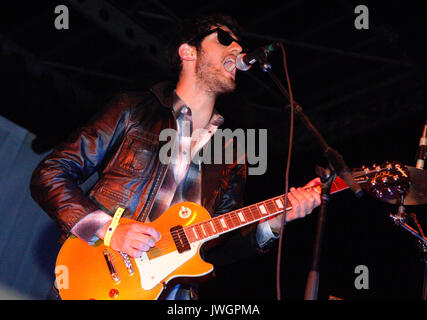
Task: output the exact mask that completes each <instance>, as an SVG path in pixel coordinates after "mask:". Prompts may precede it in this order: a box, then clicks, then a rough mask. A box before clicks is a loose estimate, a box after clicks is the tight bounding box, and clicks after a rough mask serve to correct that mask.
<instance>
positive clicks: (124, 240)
mask: <svg viewBox="0 0 427 320" xmlns="http://www.w3.org/2000/svg"><path fill="white" fill-rule="evenodd" d="M109 225H110V223H107V224H106V225H104V227H102V228H101V229H100V230H98V232H97V233H96V235H97V236H98V237H99V238H100V239H104V237H105V233H106V232H107V229H108V227H109ZM159 240H160V233H159V232H158V231H157V230H156V229H154V228H153V227H151V226H150V225H148V224H146V223H142V222H139V221H132V222H128V223H124V224H119V225H118V226H117V228H116V230H115V231H114V233H113V236H112V237H111V241H110V247H111V248H112V249H113V250H116V251H121V252H123V253H126V254H128V255H129V256H131V257H133V258H138V257H140V256H141V255H142V253H143V252H145V251H148V250H150V248H152V247H154V245H155V243H156V242H157V241H159Z"/></svg>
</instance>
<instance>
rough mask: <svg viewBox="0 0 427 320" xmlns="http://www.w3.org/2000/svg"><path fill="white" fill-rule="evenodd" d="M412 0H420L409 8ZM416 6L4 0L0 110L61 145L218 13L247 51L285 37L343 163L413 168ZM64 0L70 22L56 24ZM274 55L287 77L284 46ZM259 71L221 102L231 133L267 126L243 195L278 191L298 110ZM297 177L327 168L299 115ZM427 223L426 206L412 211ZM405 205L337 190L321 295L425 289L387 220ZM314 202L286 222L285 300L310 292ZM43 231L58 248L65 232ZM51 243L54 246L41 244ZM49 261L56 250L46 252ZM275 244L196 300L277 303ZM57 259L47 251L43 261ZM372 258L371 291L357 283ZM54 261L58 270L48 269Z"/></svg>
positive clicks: (416, 262) (418, 52) (304, 95)
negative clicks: (192, 21) (361, 20)
mask: <svg viewBox="0 0 427 320" xmlns="http://www.w3.org/2000/svg"><path fill="white" fill-rule="evenodd" d="M415 3H417V5H415ZM418 3H420V2H415V1H414V2H409V1H388V2H378V1H366V2H364V3H363V4H364V5H366V6H367V7H368V9H369V29H367V30H357V29H356V28H355V26H354V20H355V18H356V17H357V14H355V13H354V8H355V7H356V6H357V5H358V4H360V3H358V2H357V1H346V0H341V1H340V0H330V1H308V0H289V1H281V2H280V3H278V2H277V1H262V3H261V4H258V3H255V4H251V5H248V2H246V1H223V0H217V1H210V2H196V1H155V0H150V1H136V0H126V1H124V0H120V1H119V0H117V1H116V0H109V1H107V0H93V1H88V0H86V1H83V0H80V1H71V0H64V1H32V2H29V1H28V2H25V3H22V2H11V1H9V2H4V3H3V4H2V7H3V8H2V10H1V14H2V18H1V19H0V21H1V22H0V23H1V30H2V31H1V42H0V54H1V55H0V56H1V62H0V65H1V75H2V101H3V102H2V104H1V116H3V117H4V118H6V119H8V120H10V121H12V122H14V123H16V124H17V125H19V126H21V127H23V128H25V129H27V130H28V131H30V132H32V133H34V134H35V136H36V138H35V139H34V141H33V143H32V148H33V151H34V152H36V153H38V154H42V153H45V152H47V151H48V150H50V149H51V148H52V147H54V146H55V145H57V144H58V143H60V142H61V141H62V140H63V139H64V138H65V137H66V136H67V135H68V134H70V132H72V130H73V129H75V128H77V127H78V126H80V125H82V124H84V123H85V121H87V120H88V119H89V118H90V116H92V115H93V114H94V113H95V112H96V111H97V110H99V108H101V107H102V105H103V102H104V101H106V100H107V99H108V97H110V96H111V95H113V94H114V93H116V92H117V91H121V90H144V89H147V88H149V87H150V86H151V85H152V84H154V83H156V82H158V81H160V80H163V79H166V78H168V77H169V76H170V74H169V71H168V69H167V66H166V63H165V62H164V52H165V46H166V44H167V42H168V40H169V39H170V38H171V37H172V36H173V31H174V28H175V25H176V22H178V21H180V20H181V19H183V18H185V17H186V16H189V15H197V14H204V13H207V12H216V11H220V12H223V13H226V14H230V15H233V16H234V17H236V18H237V20H238V21H239V22H240V24H241V25H242V26H243V28H244V30H245V32H244V40H245V42H246V43H247V45H248V47H250V48H256V47H258V46H261V45H264V44H267V43H270V42H272V41H280V42H282V43H283V44H284V45H285V48H286V53H287V63H288V68H289V73H290V78H291V83H292V88H293V92H294V97H295V99H296V100H297V101H298V102H299V103H300V104H301V105H302V106H303V108H304V111H305V113H306V114H307V115H308V117H309V118H310V119H311V120H312V122H313V123H314V125H315V126H316V127H317V129H318V130H319V131H320V132H321V133H322V135H323V136H324V138H325V139H326V141H327V142H328V143H329V144H330V145H331V146H332V147H333V148H335V149H336V150H338V151H339V152H340V153H341V154H342V155H343V156H344V158H345V160H346V162H347V164H348V165H349V167H352V168H357V167H361V166H362V165H372V164H382V163H384V162H385V161H399V162H401V163H403V164H406V165H409V166H415V154H416V151H417V148H418V143H419V138H420V135H421V132H422V129H423V126H424V124H425V122H426V119H427V112H426V110H427V107H426V99H425V98H426V90H425V85H426V83H425V74H426V52H425V50H424V48H425V45H424V42H425V39H426V25H425V24H426V11H425V10H424V8H422V7H421V6H420V5H419V4H418ZM57 5H65V6H66V7H67V8H68V9H69V29H65V30H57V29H56V28H55V25H54V21H55V18H56V17H57V16H58V14H55V13H54V9H55V7H56V6H57ZM270 62H271V64H272V68H273V70H274V72H275V73H276V74H277V75H278V76H279V78H280V79H281V80H282V81H283V82H284V83H285V78H284V68H283V62H282V55H281V53H280V52H277V53H274V54H273V55H272V56H271V58H270ZM285 104H286V101H285V100H284V99H283V98H282V97H281V95H280V93H279V91H278V90H277V89H276V87H275V86H274V84H273V83H272V82H271V80H270V79H269V78H268V77H267V75H266V74H264V73H262V72H261V71H260V70H259V68H258V67H254V68H252V70H251V71H250V72H246V73H243V72H240V73H239V75H238V89H237V91H236V92H235V93H234V94H233V95H231V96H228V97H224V98H222V99H221V104H220V105H219V106H218V108H219V109H220V111H221V113H222V114H223V115H224V117H225V119H226V123H225V125H226V126H228V127H231V128H266V129H267V130H268V158H267V159H268V170H267V172H266V173H265V174H264V175H261V176H249V179H248V184H247V189H246V190H247V191H246V198H245V200H246V204H252V203H255V202H258V201H261V200H263V199H265V198H270V197H273V196H275V195H278V194H280V193H283V191H284V176H285V164H286V160H287V148H288V138H289V136H288V134H289V122H290V115H289V113H288V112H287V111H283V106H284V105H285ZM293 147H294V148H293V156H292V163H291V174H290V184H291V185H292V186H302V185H304V184H305V183H306V182H308V181H309V180H311V179H312V178H314V177H315V173H314V167H315V165H325V162H324V159H323V158H322V151H321V149H320V148H319V146H318V145H317V144H316V142H315V140H314V139H313V136H312V135H311V134H310V133H309V132H308V131H307V130H306V128H305V127H304V126H303V125H302V123H301V122H300V121H299V119H298V118H295V137H294V145H293ZM407 209H408V211H410V212H414V213H416V214H417V217H418V219H419V221H420V223H421V225H422V226H423V227H424V228H425V229H426V228H427V227H426V226H427V217H426V215H427V206H426V205H420V206H412V207H407ZM396 211H397V207H396V206H393V205H389V204H386V203H383V202H380V201H378V200H376V199H373V198H371V197H369V196H364V197H363V198H362V199H356V198H355V196H354V195H353V194H352V193H351V191H348V190H347V191H344V192H341V193H338V194H335V195H333V196H332V198H331V202H330V205H329V209H328V214H327V220H326V226H325V238H324V243H323V246H322V256H321V270H320V288H319V298H320V299H328V297H329V296H330V295H333V296H336V297H339V298H343V299H348V300H359V299H362V300H370V299H375V300H380V299H410V300H418V299H420V297H421V291H422V280H423V271H424V269H423V268H424V266H423V262H422V260H421V252H420V250H419V245H418V242H417V241H416V239H415V238H414V237H413V236H412V235H410V234H409V233H408V232H406V231H404V230H403V229H400V228H399V227H397V226H395V225H394V224H393V223H392V221H391V219H390V218H389V214H390V213H394V212H396ZM317 217H318V210H315V211H314V212H313V214H311V215H310V216H309V217H307V218H305V219H303V220H298V221H295V222H292V223H290V224H288V225H287V227H286V230H285V237H284V240H283V241H284V243H283V245H284V246H283V248H282V250H283V251H282V257H283V261H282V268H281V278H282V291H283V292H282V294H283V298H284V299H291V300H299V299H303V297H304V288H305V282H306V278H307V274H308V272H309V270H310V264H311V259H312V251H313V243H314V238H315V230H316V224H317ZM50 235H51V237H49V236H48V235H45V236H44V238H43V239H44V240H43V241H45V242H52V243H55V242H56V240H57V234H55V233H52V232H51V233H50ZM46 247H47V248H51V249H50V250H54V249H52V248H55V246H54V245H52V246H49V245H47V246H46ZM41 255H42V256H43V257H46V261H45V263H46V264H50V263H51V264H54V256H55V252H52V253H51V254H46V252H44V253H43V254H42V253H41ZM276 256H277V245H276V246H274V247H273V249H272V250H271V252H270V253H268V254H266V255H264V256H262V257H257V258H254V259H248V260H245V261H242V262H239V263H236V264H233V265H230V266H227V267H221V268H217V270H216V277H215V279H214V280H212V281H210V282H207V283H204V284H202V285H201V296H200V298H201V299H205V300H206V299H218V298H221V299H236V298H238V299H252V300H255V299H256V300H259V299H266V300H272V299H276V291H275V285H276V283H275V281H276ZM49 257H50V258H49ZM358 265H366V266H367V267H368V270H369V289H361V290H357V289H356V288H355V286H354V280H355V278H356V276H357V275H356V274H355V268H356V266H358ZM52 270H53V269H52Z"/></svg>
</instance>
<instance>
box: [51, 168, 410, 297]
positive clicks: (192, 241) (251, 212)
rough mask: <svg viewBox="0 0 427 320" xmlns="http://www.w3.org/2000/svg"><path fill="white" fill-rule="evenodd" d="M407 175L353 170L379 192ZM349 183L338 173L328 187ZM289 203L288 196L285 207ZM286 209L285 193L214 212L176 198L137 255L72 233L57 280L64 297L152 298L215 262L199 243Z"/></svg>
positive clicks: (394, 189) (398, 185) (396, 186)
mask: <svg viewBox="0 0 427 320" xmlns="http://www.w3.org/2000/svg"><path fill="white" fill-rule="evenodd" d="M405 172H406V173H405ZM405 175H406V177H407V169H406V167H405V166H403V165H400V164H398V163H387V164H386V165H384V166H374V167H371V168H365V167H363V168H361V169H358V171H353V177H354V178H355V180H356V181H357V182H358V183H360V184H363V185H364V186H365V187H364V189H365V190H367V191H370V192H371V193H374V194H375V193H377V195H378V192H381V195H382V196H383V193H386V194H387V195H389V196H392V195H393V194H395V195H397V196H399V195H400V194H401V193H402V192H405V189H406V187H407V186H406V185H407V184H408V182H407V179H406V178H405ZM316 188H320V186H317V187H316ZM347 188H348V186H347V185H346V184H345V182H344V181H343V180H341V179H340V178H338V177H337V178H336V179H335V181H334V183H333V185H332V187H331V193H336V192H338V191H341V190H345V189H347ZM291 209H292V208H291V204H290V202H288V204H287V208H286V211H289V210H291ZM284 211H285V208H284V196H283V195H281V196H277V197H274V198H271V199H268V200H265V201H262V202H259V203H256V204H253V205H250V206H247V207H244V208H241V209H238V210H234V211H231V212H228V213H226V214H223V215H221V216H217V217H215V218H211V216H210V214H209V213H208V211H207V210H206V209H204V208H203V207H201V206H199V205H197V204H195V203H192V202H182V203H178V204H175V205H173V206H172V207H170V208H169V209H168V210H167V211H165V212H164V213H163V214H162V215H161V216H160V217H159V218H158V219H156V220H155V221H153V222H151V223H150V225H151V226H152V227H153V228H155V229H156V230H157V231H159V232H160V234H161V239H160V240H159V241H158V242H157V243H156V246H155V247H153V248H152V249H151V250H149V251H147V252H144V253H143V255H142V256H141V257H140V258H131V257H129V256H128V255H126V254H124V253H122V252H117V251H114V250H112V249H111V248H110V247H106V246H104V244H103V243H102V241H99V242H98V243H96V244H95V245H88V244H87V243H86V242H84V241H83V240H80V239H78V238H76V237H74V236H71V237H70V238H68V239H67V240H66V242H65V243H64V245H63V246H62V248H61V250H60V252H59V254H58V258H57V261H56V268H55V274H56V286H57V288H58V290H59V293H60V296H61V298H62V299H64V300H69V299H71V300H90V299H96V300H109V299H125V300H139V299H142V300H154V299H157V298H159V296H160V295H161V294H162V292H163V291H164V290H165V289H166V287H167V284H168V283H169V282H170V281H171V280H172V279H175V278H182V277H201V276H204V275H207V274H209V273H210V272H211V271H212V270H213V265H211V264H209V263H207V262H205V261H203V260H202V258H201V257H200V255H199V250H200V247H201V246H202V244H203V243H205V242H207V241H209V240H211V239H213V238H216V237H218V236H220V235H222V234H225V233H227V232H229V231H232V230H235V229H238V228H240V227H243V226H246V225H248V224H251V223H255V222H257V221H261V220H264V219H266V218H269V217H272V216H274V215H277V214H279V213H282V212H284ZM129 221H132V220H129V219H125V218H122V219H121V220H120V223H127V222H129Z"/></svg>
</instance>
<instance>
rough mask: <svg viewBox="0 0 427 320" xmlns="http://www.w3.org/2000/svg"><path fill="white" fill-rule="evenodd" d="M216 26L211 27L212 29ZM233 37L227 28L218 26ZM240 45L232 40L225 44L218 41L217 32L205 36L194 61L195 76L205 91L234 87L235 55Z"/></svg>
mask: <svg viewBox="0 0 427 320" xmlns="http://www.w3.org/2000/svg"><path fill="white" fill-rule="evenodd" d="M214 28H216V27H213V28H212V29H214ZM220 28H221V29H222V30H224V31H226V32H228V33H229V34H230V35H231V36H232V37H233V38H234V39H236V36H235V35H234V34H233V33H232V32H231V31H230V30H229V29H228V28H227V27H220ZM241 52H242V47H241V46H240V45H239V44H238V43H237V42H236V41H233V42H232V43H231V44H230V45H228V46H226V45H223V44H221V43H220V42H219V40H218V32H214V33H212V34H210V35H208V36H207V37H205V38H204V39H203V41H202V43H201V48H200V52H199V53H198V57H197V62H196V78H197V80H198V81H199V84H200V85H202V86H203V88H204V89H205V90H207V92H210V93H212V94H213V95H218V94H223V93H229V92H232V91H234V89H235V88H236V82H235V78H236V63H235V62H236V57H237V55H238V54H239V53H241Z"/></svg>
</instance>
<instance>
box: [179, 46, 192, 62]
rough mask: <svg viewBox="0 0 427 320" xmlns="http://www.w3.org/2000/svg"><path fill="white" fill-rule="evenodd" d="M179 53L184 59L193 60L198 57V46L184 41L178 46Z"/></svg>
mask: <svg viewBox="0 0 427 320" xmlns="http://www.w3.org/2000/svg"><path fill="white" fill-rule="evenodd" d="M178 55H179V57H180V58H181V60H183V61H193V60H195V59H196V47H193V46H190V45H189V44H188V43H183V44H181V45H180V46H179V48H178Z"/></svg>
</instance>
